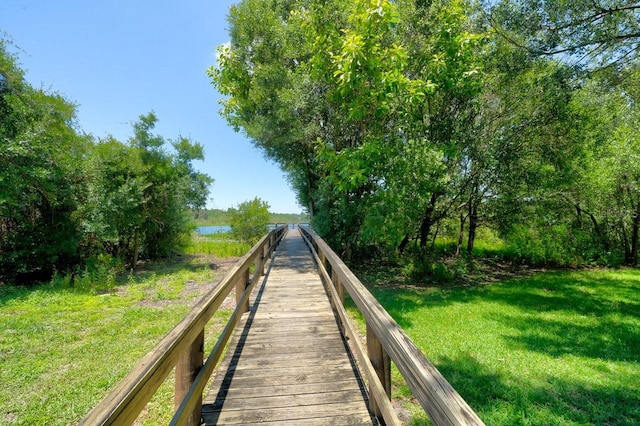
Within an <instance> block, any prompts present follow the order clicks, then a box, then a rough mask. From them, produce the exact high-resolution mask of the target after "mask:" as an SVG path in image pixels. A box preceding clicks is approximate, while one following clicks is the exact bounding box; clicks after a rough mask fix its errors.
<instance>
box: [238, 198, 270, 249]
mask: <svg viewBox="0 0 640 426" xmlns="http://www.w3.org/2000/svg"><path fill="white" fill-rule="evenodd" d="M228 214H229V219H230V224H231V235H232V236H233V237H234V238H236V239H237V240H240V241H243V242H246V243H249V244H251V245H253V244H255V243H257V242H258V240H259V239H260V237H262V236H263V235H264V234H266V233H267V225H268V224H269V219H270V216H271V215H270V214H269V204H268V203H267V202H265V201H262V200H261V199H260V198H258V197H256V198H254V199H253V200H248V201H244V202H242V203H240V204H239V205H238V208H237V209H229V211H228Z"/></svg>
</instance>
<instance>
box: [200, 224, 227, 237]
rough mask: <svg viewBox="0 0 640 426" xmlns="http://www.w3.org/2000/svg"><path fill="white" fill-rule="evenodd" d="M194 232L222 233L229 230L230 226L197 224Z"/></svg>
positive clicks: (205, 233)
mask: <svg viewBox="0 0 640 426" xmlns="http://www.w3.org/2000/svg"><path fill="white" fill-rule="evenodd" d="M196 232H197V233H198V234H200V235H210V234H222V233H225V232H231V227H230V226H228V225H212V226H198V227H196Z"/></svg>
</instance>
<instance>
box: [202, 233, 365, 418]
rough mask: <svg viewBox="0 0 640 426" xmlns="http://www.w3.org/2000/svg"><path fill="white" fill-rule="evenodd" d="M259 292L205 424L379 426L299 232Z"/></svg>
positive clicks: (214, 389)
mask: <svg viewBox="0 0 640 426" xmlns="http://www.w3.org/2000/svg"><path fill="white" fill-rule="evenodd" d="M254 293H255V295H254V298H253V300H252V303H251V310H250V312H249V313H248V314H245V316H244V318H243V321H242V322H241V323H240V324H239V326H238V328H237V330H236V333H235V335H234V337H233V338H232V340H231V342H230V345H229V348H228V349H227V354H226V356H225V359H224V360H223V361H222V363H221V364H220V367H219V370H218V371H217V372H216V373H215V377H214V380H213V383H212V385H211V388H210V391H209V393H208V395H207V396H206V397H205V399H204V401H203V409H202V416H203V420H204V422H205V424H207V425H214V424H218V425H222V424H243V425H247V424H257V423H260V424H270V423H271V424H278V425H287V424H292V425H293V424H295V425H301V424H304V425H314V424H317V425H332V424H335V425H343V424H345V425H346V424H369V425H370V424H375V423H376V419H375V418H374V417H372V416H371V414H370V413H369V410H368V408H367V401H366V391H365V390H364V386H363V383H362V381H361V380H360V379H359V377H358V376H357V372H356V370H355V364H354V361H353V360H352V358H351V357H350V355H349V354H348V352H347V349H346V346H345V342H344V340H343V338H342V336H341V334H340V331H339V329H338V326H337V323H336V319H335V315H334V313H333V311H332V308H331V304H330V303H329V299H328V298H327V295H326V293H325V290H324V287H323V285H322V282H321V280H320V277H319V275H318V272H317V270H316V268H315V264H314V262H313V258H312V256H311V254H310V252H309V250H308V249H307V247H306V245H305V244H304V242H303V240H302V238H301V237H300V235H299V234H298V233H297V232H289V233H288V234H287V236H286V238H285V239H284V241H283V242H282V243H281V244H280V246H279V248H278V250H277V251H276V253H275V256H274V259H273V263H272V266H271V268H270V269H269V270H268V271H267V275H266V276H265V280H264V282H263V283H262V285H261V287H259V288H258V289H257V291H255V292H254Z"/></svg>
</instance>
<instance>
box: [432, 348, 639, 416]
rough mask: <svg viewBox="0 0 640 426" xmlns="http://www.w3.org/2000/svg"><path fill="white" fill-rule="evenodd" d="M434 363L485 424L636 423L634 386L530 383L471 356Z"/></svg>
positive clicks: (556, 381)
mask: <svg viewBox="0 0 640 426" xmlns="http://www.w3.org/2000/svg"><path fill="white" fill-rule="evenodd" d="M438 369H439V370H440V371H441V372H442V373H443V375H444V376H445V377H447V380H448V381H449V382H450V383H451V385H452V386H453V387H454V388H455V389H456V390H457V391H458V392H459V393H460V395H461V396H462V397H463V398H464V399H465V401H467V403H469V405H470V406H471V407H472V408H473V409H474V410H475V411H476V413H478V415H479V416H480V417H481V418H482V419H483V421H484V422H485V423H486V424H498V425H525V424H526V425H552V424H553V425H569V424H597V425H632V424H640V405H639V404H638V391H637V389H634V388H631V387H620V386H617V387H607V386H599V387H594V386H589V385H581V384H579V383H573V382H571V381H565V380H562V379H558V378H557V377H548V379H547V381H546V383H544V384H542V385H540V384H537V385H534V386H532V385H531V384H530V383H524V382H521V381H519V380H518V378H515V377H507V376H504V375H503V374H504V373H503V374H500V373H497V372H496V371H492V370H491V369H490V368H488V367H486V366H484V365H482V364H481V363H479V362H478V361H477V360H476V359H475V358H473V357H470V356H459V357H456V358H443V360H442V361H441V362H440V363H439V365H438Z"/></svg>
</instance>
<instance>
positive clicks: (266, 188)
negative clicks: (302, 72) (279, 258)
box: [0, 0, 302, 213]
mask: <svg viewBox="0 0 640 426" xmlns="http://www.w3.org/2000/svg"><path fill="white" fill-rule="evenodd" d="M233 3H236V2H235V1H230V0H181V1H167V0H155V1H147V0H144V1H139V0H109V1H106V0H95V1H86V0H1V4H0V31H4V32H5V33H6V34H5V38H7V37H8V38H9V39H10V40H11V41H12V42H13V44H14V45H15V46H17V48H19V50H17V49H14V50H15V51H16V52H17V54H18V57H19V62H20V65H21V68H22V69H24V70H25V71H26V78H27V81H29V83H31V85H32V86H35V87H42V88H44V89H47V90H51V91H56V92H58V93H60V94H62V95H63V96H65V97H66V98H67V99H68V100H69V101H71V102H73V103H75V104H77V105H78V121H79V124H80V127H81V128H82V129H83V130H84V131H85V132H87V133H91V134H92V135H94V136H95V137H98V138H101V137H105V136H106V135H109V134H111V135H113V136H115V137H116V138H118V139H119V140H121V141H126V140H127V138H128V137H129V136H130V134H131V123H132V122H134V121H135V120H137V118H138V116H140V115H141V114H146V113H147V112H149V111H151V110H153V111H155V113H156V115H157V116H158V120H159V122H158V125H157V126H156V129H155V130H156V133H158V134H160V135H162V136H164V137H165V138H176V137H178V136H179V135H182V136H186V137H189V138H191V139H192V140H194V141H198V142H200V143H202V144H203V145H204V147H205V155H206V160H205V161H204V162H198V163H197V164H196V167H197V168H198V169H199V170H200V171H202V172H204V173H207V174H209V175H210V176H211V177H213V178H214V179H215V183H214V184H213V186H212V188H211V196H210V198H211V201H210V202H209V207H214V208H221V209H227V208H229V207H234V206H236V205H237V204H239V203H241V202H242V201H245V200H249V199H252V198H254V197H260V198H261V199H263V200H265V201H267V202H268V203H269V204H270V206H271V211H273V212H278V213H298V212H300V211H302V209H301V207H300V206H299V205H298V204H297V202H296V199H295V196H294V194H293V192H292V190H291V189H290V188H289V186H288V184H287V182H286V180H285V179H284V177H283V173H282V172H281V171H280V169H279V168H278V166H277V165H275V164H273V163H272V162H270V161H268V160H266V159H265V158H264V157H263V155H262V153H261V152H260V151H259V150H258V149H256V148H254V147H253V145H251V143H250V141H249V140H248V139H247V138H245V137H244V136H243V135H242V134H239V133H235V132H234V131H233V129H231V128H230V127H229V126H227V124H226V121H225V120H224V119H223V118H221V117H220V116H219V114H218V110H219V109H220V107H219V105H218V100H219V99H220V97H221V96H220V95H219V94H218V93H217V92H216V91H215V89H214V87H213V86H212V85H211V81H210V79H209V77H208V76H207V75H206V73H205V71H206V69H207V68H208V67H209V66H211V65H213V64H214V63H215V52H216V46H218V45H220V44H223V43H226V42H228V41H229V36H228V32H227V22H226V17H227V11H228V9H229V5H230V4H233Z"/></svg>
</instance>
